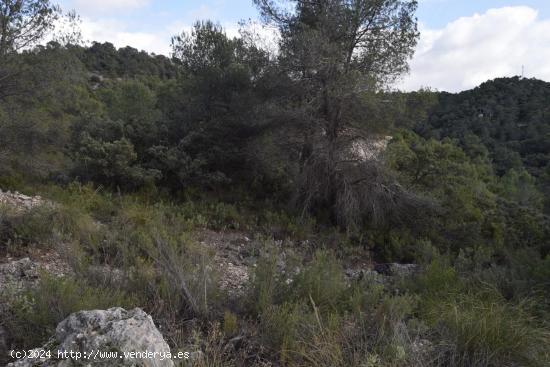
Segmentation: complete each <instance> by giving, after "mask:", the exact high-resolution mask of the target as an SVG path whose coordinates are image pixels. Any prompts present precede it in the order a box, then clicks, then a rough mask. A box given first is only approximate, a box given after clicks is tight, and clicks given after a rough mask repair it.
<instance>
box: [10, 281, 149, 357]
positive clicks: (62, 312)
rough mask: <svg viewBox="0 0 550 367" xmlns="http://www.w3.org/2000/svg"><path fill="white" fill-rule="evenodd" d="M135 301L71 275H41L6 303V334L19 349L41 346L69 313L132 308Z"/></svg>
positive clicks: (119, 292)
mask: <svg viewBox="0 0 550 367" xmlns="http://www.w3.org/2000/svg"><path fill="white" fill-rule="evenodd" d="M137 305H138V304H137V302H136V300H135V299H134V298H133V297H132V296H130V295H128V294H127V293H125V292H124V291H122V290H117V289H112V288H100V287H94V286H91V285H88V284H85V283H83V282H82V281H79V280H77V279H74V278H58V277H55V276H49V275H42V276H41V278H40V281H39V283H38V286H37V287H36V288H34V289H30V290H28V291H26V292H25V293H23V294H22V295H20V296H17V297H16V298H15V299H14V300H13V301H12V302H11V303H10V305H9V306H10V308H9V310H10V312H11V314H12V318H10V319H8V320H7V327H8V329H9V331H10V332H9V334H10V335H13V336H14V338H15V340H14V342H15V344H16V345H17V346H18V347H20V348H31V347H32V348H34V347H36V346H38V345H42V344H43V343H44V342H45V341H47V340H48V338H49V337H51V335H53V333H54V331H55V328H56V326H57V324H58V323H59V322H61V321H62V320H63V319H65V318H66V317H67V316H68V315H70V314H71V313H73V312H77V311H81V310H95V309H108V308H111V307H124V308H133V307H136V306H137Z"/></svg>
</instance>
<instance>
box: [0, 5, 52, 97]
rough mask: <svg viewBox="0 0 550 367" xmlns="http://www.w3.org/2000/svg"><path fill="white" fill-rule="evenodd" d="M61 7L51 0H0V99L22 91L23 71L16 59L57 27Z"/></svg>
mask: <svg viewBox="0 0 550 367" xmlns="http://www.w3.org/2000/svg"><path fill="white" fill-rule="evenodd" d="M59 14H60V9H59V7H58V6H56V5H54V4H52V3H51V2H50V0H0V99H4V98H6V97H9V96H12V95H14V94H17V93H19V92H20V89H21V88H20V83H19V82H18V79H19V78H20V76H21V74H22V73H23V71H22V70H21V68H18V65H17V62H16V61H14V60H13V59H14V55H15V54H16V53H17V52H18V51H22V50H25V49H30V48H32V47H33V46H36V45H37V44H38V43H39V42H40V41H42V40H43V39H44V36H45V35H46V34H47V33H48V32H49V31H51V30H52V29H53V28H54V23H55V20H56V19H58V17H59Z"/></svg>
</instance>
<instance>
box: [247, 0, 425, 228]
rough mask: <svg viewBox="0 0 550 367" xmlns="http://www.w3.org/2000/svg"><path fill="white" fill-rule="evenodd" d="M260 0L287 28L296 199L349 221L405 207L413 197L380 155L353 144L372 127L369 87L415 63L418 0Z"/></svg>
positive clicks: (283, 67)
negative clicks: (362, 152)
mask: <svg viewBox="0 0 550 367" xmlns="http://www.w3.org/2000/svg"><path fill="white" fill-rule="evenodd" d="M255 3H256V4H257V6H258V7H259V9H260V10H261V12H262V15H263V17H264V18H265V20H266V21H267V22H270V23H273V24H275V25H277V26H278V28H279V31H280V33H281V41H280V54H279V59H278V67H279V69H280V73H281V75H283V76H284V77H283V78H282V79H284V78H286V80H287V81H288V85H287V87H286V88H285V89H286V90H288V91H289V93H288V95H287V98H286V99H285V100H284V101H283V103H282V104H280V107H281V110H280V111H279V112H280V117H279V120H280V121H281V123H288V121H292V122H294V123H293V124H292V126H291V128H292V129H293V132H292V134H293V135H294V136H293V137H292V138H291V139H292V140H295V141H296V142H297V143H298V144H297V146H296V147H295V151H296V152H297V155H298V157H299V158H298V159H299V165H300V167H299V168H298V171H299V177H298V178H297V182H298V195H297V199H298V201H299V202H300V203H301V205H302V207H303V208H304V210H309V211H312V210H313V211H318V210H328V211H329V212H330V213H331V216H332V218H333V220H334V221H336V222H338V223H340V224H342V225H344V226H348V227H349V226H351V225H354V224H358V223H359V222H361V221H362V220H363V219H367V220H369V221H371V222H380V221H382V220H383V218H386V217H391V216H392V215H397V213H403V212H404V210H400V209H399V210H398V209H397V208H398V207H400V206H401V204H405V201H406V200H405V199H406V198H409V196H408V195H406V193H404V192H402V191H401V190H400V188H399V187H398V186H396V185H394V184H393V183H392V180H391V177H389V176H388V175H387V173H386V172H384V171H383V170H382V169H381V167H380V166H379V165H378V164H377V163H376V162H374V161H373V160H365V159H363V157H360V156H358V155H357V154H354V152H355V151H356V148H355V147H357V145H363V144H364V143H365V142H366V141H367V140H369V139H371V138H372V135H373V134H372V133H373V131H372V130H370V131H369V124H368V123H365V118H368V115H367V116H366V115H365V110H364V109H363V106H364V105H365V104H364V103H361V96H362V94H363V93H364V92H366V91H376V90H380V89H383V88H384V87H386V86H387V85H389V83H391V82H393V81H395V80H396V79H397V78H398V77H399V76H400V75H401V74H403V73H404V72H406V71H407V70H408V59H409V58H410V57H411V56H412V54H413V51H414V47H415V45H416V42H417V37H418V32H417V25H416V19H415V18H414V12H415V10H416V7H417V2H416V1H415V0H374V1H373V0H309V1H301V0H296V1H291V2H290V3H291V4H292V6H291V8H292V9H290V10H289V7H288V6H286V7H285V6H284V4H283V3H284V2H283V1H280V2H277V1H269V0H255ZM374 122H375V121H371V123H372V124H371V126H372V125H373V124H374ZM289 140H290V139H289ZM402 199H403V200H402ZM401 209H403V208H401Z"/></svg>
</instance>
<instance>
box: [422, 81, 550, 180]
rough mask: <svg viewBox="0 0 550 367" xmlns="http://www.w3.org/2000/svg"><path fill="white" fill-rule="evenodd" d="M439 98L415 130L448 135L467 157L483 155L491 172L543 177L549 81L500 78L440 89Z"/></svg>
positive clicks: (549, 130) (549, 126)
mask: <svg viewBox="0 0 550 367" xmlns="http://www.w3.org/2000/svg"><path fill="white" fill-rule="evenodd" d="M438 99H439V102H438V103H437V104H436V105H435V107H434V108H433V110H432V111H431V112H430V113H429V115H428V118H427V119H425V121H423V122H422V123H420V124H419V125H418V126H417V127H416V128H415V130H416V132H417V133H419V134H420V135H422V136H424V137H435V138H444V137H450V138H453V139H456V140H458V141H459V143H460V145H461V146H462V147H463V149H464V150H465V151H466V152H467V153H468V154H469V155H471V156H475V155H478V154H484V153H488V155H489V158H490V159H491V160H492V162H493V165H494V168H495V172H496V173H497V174H498V175H504V174H505V173H506V172H507V171H509V170H510V169H521V168H522V167H525V169H526V170H527V171H528V172H529V173H530V174H531V175H532V176H534V177H536V178H540V177H542V176H544V175H545V172H546V171H547V169H548V168H549V162H550V83H547V82H544V81H541V80H536V79H522V78H519V77H514V78H499V79H495V80H492V81H488V82H486V83H483V84H482V85H480V86H479V87H477V88H475V89H473V90H469V91H465V92H461V93H458V94H450V93H440V94H439V96H438Z"/></svg>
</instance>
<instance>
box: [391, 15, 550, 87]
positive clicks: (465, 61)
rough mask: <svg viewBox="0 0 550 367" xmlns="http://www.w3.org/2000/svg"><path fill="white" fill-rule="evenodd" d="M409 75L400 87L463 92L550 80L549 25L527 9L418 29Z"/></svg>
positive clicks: (549, 23)
mask: <svg viewBox="0 0 550 367" xmlns="http://www.w3.org/2000/svg"><path fill="white" fill-rule="evenodd" d="M420 31H421V38H420V42H419V45H418V48H417V51H416V54H415V56H414V58H413V60H412V61H411V73H410V75H409V76H407V77H405V78H404V80H403V81H402V83H401V85H400V86H399V87H401V88H403V89H406V90H414V89H418V88H420V87H422V86H424V87H432V88H436V89H439V90H447V91H459V90H464V89H469V88H472V87H475V86H477V85H479V84H480V83H482V82H484V81H486V80H488V79H493V78H496V77H502V76H514V75H519V74H521V67H522V65H525V70H526V76H527V77H536V78H539V79H544V80H549V81H550V64H549V63H548V60H550V21H548V20H540V19H539V18H538V13H537V11H536V10H534V9H532V8H530V7H526V6H517V7H504V8H498V9H490V10H488V11H487V12H485V13H484V14H475V15H473V16H471V17H463V18H459V19H457V20H455V21H453V22H451V23H449V24H447V26H445V27H444V28H443V29H428V28H426V27H424V26H423V25H420Z"/></svg>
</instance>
